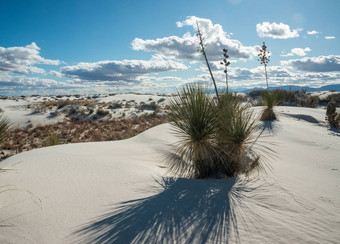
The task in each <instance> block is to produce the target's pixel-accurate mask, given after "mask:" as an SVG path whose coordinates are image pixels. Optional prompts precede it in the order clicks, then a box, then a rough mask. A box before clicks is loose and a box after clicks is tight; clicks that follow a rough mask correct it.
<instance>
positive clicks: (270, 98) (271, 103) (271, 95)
mask: <svg viewBox="0 0 340 244" xmlns="http://www.w3.org/2000/svg"><path fill="white" fill-rule="evenodd" d="M262 98H263V101H264V104H265V105H266V107H265V108H264V109H263V111H262V114H261V120H276V119H277V117H276V114H275V112H274V107H275V106H276V105H278V104H279V103H280V99H279V97H278V94H277V93H276V92H272V91H264V92H263V93H262Z"/></svg>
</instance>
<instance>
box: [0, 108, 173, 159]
mask: <svg viewBox="0 0 340 244" xmlns="http://www.w3.org/2000/svg"><path fill="white" fill-rule="evenodd" d="M165 122H167V118H166V117H157V116H155V115H153V114H151V115H145V116H141V117H137V118H134V119H121V120H118V119H115V120H102V119H101V120H96V121H90V120H86V119H84V120H81V119H76V118H72V119H69V120H64V121H62V122H58V123H55V124H47V125H44V126H43V125H38V126H36V127H32V126H28V127H26V128H13V129H9V130H7V131H5V134H4V138H5V139H4V141H3V143H2V145H1V146H0V149H1V150H2V151H3V152H4V151H6V152H7V153H6V154H4V153H3V154H1V155H0V156H1V158H2V159H3V158H6V157H8V156H9V155H12V154H15V153H18V152H21V151H28V150H31V149H34V148H40V147H43V146H51V145H57V144H61V143H79V142H94V141H113V140H121V139H127V138H130V137H132V136H135V135H137V134H139V133H141V132H143V131H145V130H147V129H149V128H151V127H153V126H156V125H159V124H162V123H165ZM136 125H138V126H136ZM51 131H53V132H54V133H53V134H51Z"/></svg>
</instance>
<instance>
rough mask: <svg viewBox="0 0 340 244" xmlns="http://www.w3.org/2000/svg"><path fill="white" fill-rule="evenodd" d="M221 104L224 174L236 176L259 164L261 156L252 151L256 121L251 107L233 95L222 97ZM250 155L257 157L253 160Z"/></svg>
mask: <svg viewBox="0 0 340 244" xmlns="http://www.w3.org/2000/svg"><path fill="white" fill-rule="evenodd" d="M221 104H222V105H221V107H220V108H219V113H218V118H219V131H218V133H219V136H218V138H219V144H220V146H222V147H224V149H223V151H222V152H223V153H224V154H225V160H224V162H223V166H224V169H223V173H224V174H226V175H227V176H235V174H237V173H238V172H241V171H245V170H247V169H246V168H247V167H253V166H254V165H255V164H256V163H258V160H259V156H257V154H256V152H254V151H253V149H252V144H253V141H254V139H253V135H254V134H255V132H256V131H257V126H256V120H255V119H254V116H253V112H252V111H251V110H250V107H249V105H243V104H242V103H241V101H240V100H239V99H238V98H237V97H236V96H235V95H233V94H231V93H226V94H223V95H221ZM250 155H252V156H254V155H256V156H255V157H254V158H253V159H251V158H250V157H249V156H250ZM249 160H251V162H250V161H249ZM245 161H247V162H245Z"/></svg>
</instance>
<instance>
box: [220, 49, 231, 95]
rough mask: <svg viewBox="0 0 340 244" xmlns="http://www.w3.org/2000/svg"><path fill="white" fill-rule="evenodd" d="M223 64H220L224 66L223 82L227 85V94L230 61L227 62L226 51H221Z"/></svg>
mask: <svg viewBox="0 0 340 244" xmlns="http://www.w3.org/2000/svg"><path fill="white" fill-rule="evenodd" d="M223 56H224V59H223V62H221V64H222V65H223V66H224V73H225V82H226V84H227V93H228V92H229V91H228V90H229V88H228V66H229V65H230V61H228V60H227V58H229V55H228V49H225V48H224V49H223Z"/></svg>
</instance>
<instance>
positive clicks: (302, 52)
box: [281, 47, 311, 57]
mask: <svg viewBox="0 0 340 244" xmlns="http://www.w3.org/2000/svg"><path fill="white" fill-rule="evenodd" d="M310 51H311V49H310V48H309V47H306V48H293V49H292V50H291V51H290V52H289V53H287V54H282V55H281V56H282V57H289V56H294V55H297V56H306V55H307V53H306V52H310Z"/></svg>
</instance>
